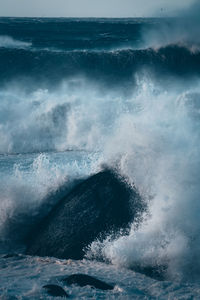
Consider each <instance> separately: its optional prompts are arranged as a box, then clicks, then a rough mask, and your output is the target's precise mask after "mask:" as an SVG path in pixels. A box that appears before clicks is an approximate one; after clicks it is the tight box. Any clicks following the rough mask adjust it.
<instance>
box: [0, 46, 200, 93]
mask: <svg viewBox="0 0 200 300" xmlns="http://www.w3.org/2000/svg"><path fill="white" fill-rule="evenodd" d="M30 49H32V48H30ZM30 49H3V48H1V49H0V82H1V83H7V82H8V81H9V80H12V81H13V80H17V79H18V78H20V79H23V78H26V80H31V81H33V82H36V83H37V84H39V87H42V88H43V87H44V86H42V84H45V85H48V84H50V85H51V86H55V84H57V83H60V82H62V81H63V80H65V79H67V78H70V77H74V76H86V77H87V78H90V79H92V80H94V81H95V80H97V81H99V80H102V81H103V82H105V83H106V84H112V83H114V84H118V82H120V83H123V82H124V84H126V83H128V81H131V82H133V76H134V75H135V74H136V73H137V72H138V71H141V70H143V69H144V70H147V71H151V72H152V74H155V75H156V76H159V77H160V74H162V76H161V77H162V78H163V77H166V76H168V75H170V76H171V75H173V76H179V77H180V78H184V77H185V76H187V75H189V76H191V75H194V76H195V75H198V74H199V73H200V68H199V66H200V53H199V52H191V51H190V49H188V48H186V47H181V46H177V45H169V46H167V47H162V48H159V49H153V48H149V49H141V50H132V49H127V50H116V51H68V52H65V51H63V52H55V51H45V50H41V51H39V50H37V51H30ZM13 66H14V67H13Z"/></svg>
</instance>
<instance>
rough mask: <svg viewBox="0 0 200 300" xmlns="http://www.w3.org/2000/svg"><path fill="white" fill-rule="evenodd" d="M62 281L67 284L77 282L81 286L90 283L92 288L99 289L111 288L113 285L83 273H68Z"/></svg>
mask: <svg viewBox="0 0 200 300" xmlns="http://www.w3.org/2000/svg"><path fill="white" fill-rule="evenodd" d="M62 281H63V282H64V283H66V284H68V285H71V284H77V285H79V286H81V287H83V286H86V285H90V286H91V287H93V288H96V289H99V290H104V291H105V290H113V288H114V287H113V286H112V285H110V284H108V283H105V282H103V281H101V280H99V279H96V278H94V277H92V276H89V275H85V274H74V275H70V276H68V277H67V278H64V279H62Z"/></svg>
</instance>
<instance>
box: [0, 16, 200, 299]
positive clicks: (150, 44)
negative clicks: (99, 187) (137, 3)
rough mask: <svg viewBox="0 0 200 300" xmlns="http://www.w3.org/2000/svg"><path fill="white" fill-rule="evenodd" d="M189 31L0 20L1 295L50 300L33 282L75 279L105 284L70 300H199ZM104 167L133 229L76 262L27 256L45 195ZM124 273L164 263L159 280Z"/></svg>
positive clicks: (196, 51)
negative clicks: (121, 190) (134, 203)
mask: <svg viewBox="0 0 200 300" xmlns="http://www.w3.org/2000/svg"><path fill="white" fill-rule="evenodd" d="M199 25H200V24H199V20H198V19H196V20H195V21H194V20H192V21H191V20H190V19H187V20H180V19H179V20H177V19H62V18H60V19H30V18H0V269H1V274H0V297H2V299H13V298H12V297H16V298H17V299H48V297H47V295H46V294H45V293H44V291H43V290H42V286H43V285H44V284H48V283H49V282H50V283H51V282H54V283H55V282H57V280H58V279H57V278H59V276H63V275H67V274H72V273H77V272H79V273H80V272H81V273H85V274H89V275H92V276H96V277H98V278H99V279H102V280H104V281H106V282H108V283H112V284H113V285H114V286H115V288H114V290H113V291H107V292H103V291H100V290H95V289H91V288H89V287H85V288H80V287H78V286H72V287H68V288H66V287H65V290H66V291H67V292H68V293H69V294H70V296H71V298H73V299H88V298H92V299H133V298H134V299H199V298H200V257H199V253H200V220H199V211H200V185H199V182H200V143H199V140H200V47H199V46H200V43H199V35H198V34H199ZM104 165H108V166H109V167H111V168H115V169H117V170H118V172H119V173H120V174H121V175H122V176H124V177H125V178H126V180H127V182H128V184H130V186H135V187H136V188H137V190H138V191H139V193H140V195H141V197H142V199H143V200H144V201H145V202H146V204H147V207H148V210H147V212H146V213H145V214H144V215H143V217H142V219H141V220H140V222H139V223H137V224H136V223H133V224H132V226H131V228H130V229H129V232H128V234H126V235H123V234H121V236H119V235H118V236H117V238H113V236H112V237H111V236H107V238H106V239H105V240H104V241H98V240H95V241H93V243H92V244H91V245H90V247H89V249H88V251H87V253H86V254H85V258H84V260H82V261H72V260H59V259H55V258H51V257H49V258H39V257H30V256H25V255H24V251H25V245H24V242H23V240H24V238H25V236H26V235H27V234H28V232H29V231H30V230H31V228H33V226H34V225H35V224H37V222H38V221H39V220H41V219H42V218H43V217H44V216H45V215H47V213H48V212H49V211H50V210H51V208H52V207H53V206H54V205H55V203H57V200H58V199H57V197H56V196H55V195H56V193H57V191H59V190H60V189H62V188H63V187H64V188H65V190H66V189H68V190H70V189H71V188H72V187H73V186H74V184H75V182H76V180H79V179H83V178H87V177H88V176H90V175H92V174H95V173H96V172H98V171H99V170H101V169H102V166H104ZM9 253H18V254H19V256H12V257H7V256H5V255H7V254H9ZM135 266H140V267H141V268H145V267H147V268H148V267H156V266H164V267H165V269H166V278H165V280H164V281H158V280H155V279H152V278H149V277H147V276H145V275H142V274H139V273H136V272H134V271H132V269H134V267H135ZM49 298H50V297H49Z"/></svg>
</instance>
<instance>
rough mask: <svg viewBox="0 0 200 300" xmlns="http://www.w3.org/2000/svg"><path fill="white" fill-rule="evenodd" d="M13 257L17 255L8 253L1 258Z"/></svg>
mask: <svg viewBox="0 0 200 300" xmlns="http://www.w3.org/2000/svg"><path fill="white" fill-rule="evenodd" d="M13 257H19V255H18V254H16V253H9V254H5V255H4V256H3V258H13Z"/></svg>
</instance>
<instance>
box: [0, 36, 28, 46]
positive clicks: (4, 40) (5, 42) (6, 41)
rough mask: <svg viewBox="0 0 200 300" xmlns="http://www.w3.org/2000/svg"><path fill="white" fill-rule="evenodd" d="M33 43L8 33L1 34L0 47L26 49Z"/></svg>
mask: <svg viewBox="0 0 200 300" xmlns="http://www.w3.org/2000/svg"><path fill="white" fill-rule="evenodd" d="M31 45H32V44H31V43H30V42H24V41H19V40H16V39H13V38H12V37H11V36H7V35H0V48H18V49H24V48H27V47H30V46H31Z"/></svg>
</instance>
